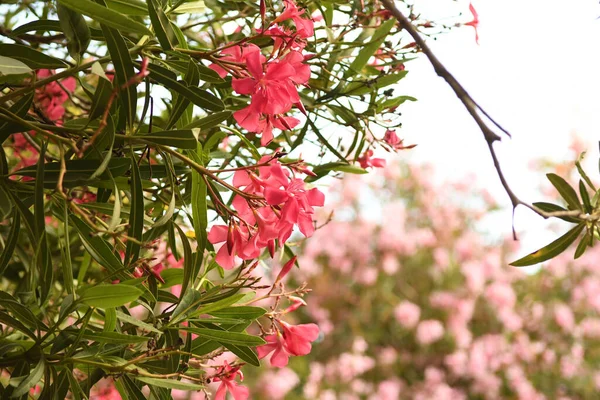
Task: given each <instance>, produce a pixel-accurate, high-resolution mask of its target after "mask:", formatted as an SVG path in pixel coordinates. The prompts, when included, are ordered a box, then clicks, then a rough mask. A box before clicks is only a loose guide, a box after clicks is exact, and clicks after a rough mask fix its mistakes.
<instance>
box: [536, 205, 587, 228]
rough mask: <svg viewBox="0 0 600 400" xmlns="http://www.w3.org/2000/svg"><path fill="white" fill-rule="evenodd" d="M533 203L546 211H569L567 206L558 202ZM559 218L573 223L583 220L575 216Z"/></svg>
mask: <svg viewBox="0 0 600 400" xmlns="http://www.w3.org/2000/svg"><path fill="white" fill-rule="evenodd" d="M533 205H534V206H536V207H537V208H539V209H540V210H542V211H545V212H555V211H568V210H567V209H566V208H563V207H561V206H559V205H557V204H552V203H545V202H537V203H533ZM558 218H559V219H562V220H563V221H567V222H571V223H573V224H578V223H579V222H581V221H580V220H579V219H577V218H574V217H558Z"/></svg>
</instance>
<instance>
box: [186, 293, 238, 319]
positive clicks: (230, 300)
mask: <svg viewBox="0 0 600 400" xmlns="http://www.w3.org/2000/svg"><path fill="white" fill-rule="evenodd" d="M244 297H245V294H243V293H237V294H234V295H231V296H228V297H225V298H224V299H221V300H219V301H215V302H213V303H209V304H207V305H205V306H203V307H200V308H198V309H197V310H194V311H192V312H190V313H189V314H188V316H189V317H193V316H196V315H200V314H212V313H213V312H215V311H219V310H221V309H223V308H225V307H229V306H232V305H234V304H235V303H237V302H238V301H240V300H241V299H243V298H244Z"/></svg>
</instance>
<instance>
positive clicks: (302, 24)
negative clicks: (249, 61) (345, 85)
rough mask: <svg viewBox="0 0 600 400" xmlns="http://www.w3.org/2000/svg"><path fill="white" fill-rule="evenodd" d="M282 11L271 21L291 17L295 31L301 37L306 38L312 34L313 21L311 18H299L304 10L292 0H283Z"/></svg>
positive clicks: (275, 21) (277, 21) (279, 20)
mask: <svg viewBox="0 0 600 400" xmlns="http://www.w3.org/2000/svg"><path fill="white" fill-rule="evenodd" d="M284 3H285V9H284V11H283V12H282V13H281V14H280V15H279V16H278V17H277V18H275V20H274V21H273V23H279V22H283V21H285V20H288V19H291V20H292V21H294V25H296V32H297V33H298V36H300V37H301V38H307V37H310V36H312V35H313V34H314V22H313V20H312V19H308V18H300V16H301V15H302V14H304V10H300V9H298V6H297V5H296V3H295V2H294V1H293V0H284Z"/></svg>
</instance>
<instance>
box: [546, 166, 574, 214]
mask: <svg viewBox="0 0 600 400" xmlns="http://www.w3.org/2000/svg"><path fill="white" fill-rule="evenodd" d="M546 176H547V177H548V180H549V181H550V183H552V185H553V186H554V187H555V188H556V190H558V193H560V195H561V196H562V198H563V199H564V200H565V201H566V202H567V204H568V205H569V209H570V210H581V209H582V208H581V203H580V202H579V198H578V197H577V193H576V192H575V189H573V188H572V187H571V185H569V184H568V183H567V181H565V180H564V179H563V178H561V177H560V176H558V175H556V174H552V173H551V174H546Z"/></svg>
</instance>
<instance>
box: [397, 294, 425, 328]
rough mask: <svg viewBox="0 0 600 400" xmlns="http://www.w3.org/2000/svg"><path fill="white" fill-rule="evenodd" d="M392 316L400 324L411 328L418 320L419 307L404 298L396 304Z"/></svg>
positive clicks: (419, 314)
mask: <svg viewBox="0 0 600 400" xmlns="http://www.w3.org/2000/svg"><path fill="white" fill-rule="evenodd" d="M394 316H395V317H396V320H397V321H398V323H400V325H402V326H403V327H405V328H408V329H411V328H414V327H415V326H416V325H417V323H418V322H419V318H420V316H421V309H420V308H419V306H418V305H416V304H414V303H411V302H410V301H407V300H405V301H403V302H401V303H400V304H398V305H397V306H396V308H395V309H394Z"/></svg>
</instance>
